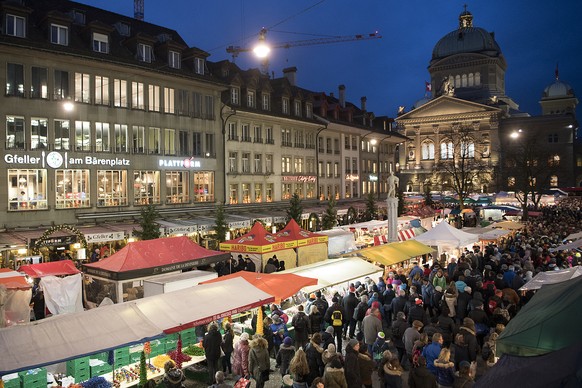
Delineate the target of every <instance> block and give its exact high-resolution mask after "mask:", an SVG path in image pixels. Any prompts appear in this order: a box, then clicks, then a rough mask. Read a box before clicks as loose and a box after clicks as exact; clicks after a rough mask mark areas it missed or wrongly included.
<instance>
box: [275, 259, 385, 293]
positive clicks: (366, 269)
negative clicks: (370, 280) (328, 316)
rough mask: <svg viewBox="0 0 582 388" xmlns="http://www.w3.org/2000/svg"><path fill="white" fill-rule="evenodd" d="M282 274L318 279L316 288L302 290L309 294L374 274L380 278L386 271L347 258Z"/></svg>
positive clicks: (305, 266) (360, 260) (364, 262)
mask: <svg viewBox="0 0 582 388" xmlns="http://www.w3.org/2000/svg"><path fill="white" fill-rule="evenodd" d="M280 273H294V274H296V275H299V276H305V277H310V278H316V279H318V282H317V285H316V286H309V287H304V288H303V289H302V291H303V292H306V293H309V292H313V291H316V290H320V289H322V288H325V287H329V286H333V285H335V284H340V283H345V282H348V281H350V280H354V279H359V278H362V277H365V276H370V275H374V274H377V275H378V276H380V275H382V274H383V273H384V270H383V269H382V268H380V267H377V266H375V265H374V264H371V263H369V262H367V261H365V260H363V259H360V258H357V257H346V258H341V259H328V260H325V261H321V262H319V263H315V264H310V265H304V266H301V267H297V268H292V269H288V270H286V271H282V272H280Z"/></svg>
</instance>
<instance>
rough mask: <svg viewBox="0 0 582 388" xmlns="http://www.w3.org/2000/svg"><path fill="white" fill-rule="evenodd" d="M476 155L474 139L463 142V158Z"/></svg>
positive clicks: (470, 157)
mask: <svg viewBox="0 0 582 388" xmlns="http://www.w3.org/2000/svg"><path fill="white" fill-rule="evenodd" d="M474 157H475V143H474V142H473V140H470V139H469V140H467V141H463V142H461V158H464V159H473V158H474Z"/></svg>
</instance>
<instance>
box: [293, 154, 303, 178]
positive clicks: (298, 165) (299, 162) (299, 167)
mask: <svg viewBox="0 0 582 388" xmlns="http://www.w3.org/2000/svg"><path fill="white" fill-rule="evenodd" d="M293 161H294V162H295V173H296V174H303V158H301V157H299V158H295V159H294V160H293Z"/></svg>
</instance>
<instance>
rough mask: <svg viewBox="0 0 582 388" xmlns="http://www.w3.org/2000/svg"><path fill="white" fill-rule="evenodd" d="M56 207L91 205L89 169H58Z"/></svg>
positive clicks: (56, 175)
mask: <svg viewBox="0 0 582 388" xmlns="http://www.w3.org/2000/svg"><path fill="white" fill-rule="evenodd" d="M55 177H56V179H55V182H56V208H57V209H67V208H78V207H90V206H91V197H90V192H91V191H90V190H89V177H90V174H89V170H57V171H56V173H55Z"/></svg>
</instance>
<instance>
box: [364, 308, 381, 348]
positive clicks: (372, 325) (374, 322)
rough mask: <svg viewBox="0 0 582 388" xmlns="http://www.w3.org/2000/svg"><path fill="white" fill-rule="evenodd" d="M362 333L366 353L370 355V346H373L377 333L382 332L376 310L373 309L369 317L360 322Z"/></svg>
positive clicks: (378, 314)
mask: <svg viewBox="0 0 582 388" xmlns="http://www.w3.org/2000/svg"><path fill="white" fill-rule="evenodd" d="M362 331H363V332H364V342H365V344H366V346H367V351H368V353H372V345H374V342H375V341H376V338H377V336H378V333H379V332H381V331H382V318H381V317H380V311H379V310H378V309H377V308H373V309H372V311H371V313H370V315H368V316H367V317H365V318H364V320H363V321H362Z"/></svg>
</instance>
